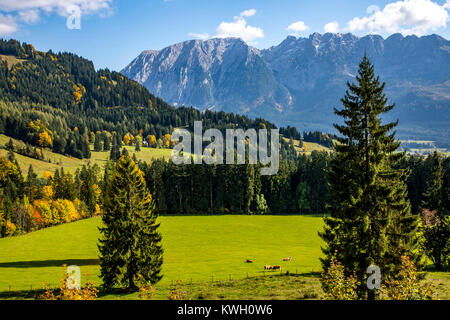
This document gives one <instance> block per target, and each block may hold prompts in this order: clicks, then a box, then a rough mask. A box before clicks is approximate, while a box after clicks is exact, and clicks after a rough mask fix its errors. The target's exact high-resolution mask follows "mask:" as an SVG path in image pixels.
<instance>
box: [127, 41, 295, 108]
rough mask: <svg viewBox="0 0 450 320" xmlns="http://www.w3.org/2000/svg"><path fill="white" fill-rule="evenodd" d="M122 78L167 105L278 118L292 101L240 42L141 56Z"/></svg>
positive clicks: (195, 44) (185, 45)
mask: <svg viewBox="0 0 450 320" xmlns="http://www.w3.org/2000/svg"><path fill="white" fill-rule="evenodd" d="M122 73H123V74H124V75H126V76H128V77H129V78H131V79H134V80H136V81H138V82H140V83H142V84H143V85H144V86H145V87H146V88H147V89H149V91H150V92H152V93H154V94H156V95H158V96H160V97H162V98H163V99H164V100H166V101H168V102H169V103H171V104H173V105H175V106H179V105H187V106H191V105H192V106H195V107H198V108H200V109H207V108H216V109H223V110H226V111H235V112H239V113H248V112H249V111H251V110H254V109H258V110H259V111H261V112H263V110H264V109H270V108H275V109H277V110H279V112H282V111H283V110H284V107H286V106H289V105H290V99H291V96H290V95H289V92H288V91H287V90H286V89H285V88H284V87H283V86H281V85H280V84H279V83H278V82H277V81H276V80H275V77H274V76H273V73H272V71H271V70H270V68H269V67H268V66H267V64H266V63H265V62H264V60H263V59H262V57H261V54H260V52H259V50H257V49H255V48H252V47H249V46H248V45H247V44H246V43H245V42H243V41H242V40H240V39H234V38H228V39H211V40H207V41H200V40H192V41H186V42H182V43H178V44H176V45H173V46H170V47H167V48H165V49H163V50H161V51H144V52H142V54H141V55H139V56H138V57H137V58H136V59H135V60H133V61H132V62H131V63H130V65H128V66H127V67H126V68H125V69H123V70H122Z"/></svg>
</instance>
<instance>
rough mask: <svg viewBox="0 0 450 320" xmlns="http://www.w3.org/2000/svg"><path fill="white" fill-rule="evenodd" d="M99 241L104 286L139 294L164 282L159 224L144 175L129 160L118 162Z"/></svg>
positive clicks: (128, 158) (124, 157)
mask: <svg viewBox="0 0 450 320" xmlns="http://www.w3.org/2000/svg"><path fill="white" fill-rule="evenodd" d="M104 211H105V214H104V216H103V224H104V227H101V228H100V231H101V234H102V237H101V239H100V240H99V241H100V244H99V250H100V265H101V277H102V279H103V286H104V287H105V288H106V289H110V288H112V287H113V286H115V285H118V284H119V285H123V286H126V287H127V288H128V289H129V290H135V289H136V288H137V284H139V283H151V284H154V283H157V282H158V281H159V280H160V279H161V278H162V275H161V274H160V272H161V266H162V263H163V249H162V247H161V234H160V233H159V232H158V228H159V223H157V221H156V220H157V215H156V213H155V207H154V204H153V201H152V197H151V195H150V193H149V192H148V191H147V188H146V183H145V180H144V174H143V173H142V171H141V170H140V169H139V168H138V166H137V165H136V164H135V163H134V161H133V160H132V159H131V158H130V157H129V156H122V157H120V158H119V160H118V161H117V162H116V165H115V167H114V170H113V173H112V176H111V179H110V182H109V183H108V186H107V191H106V195H105V206H104Z"/></svg>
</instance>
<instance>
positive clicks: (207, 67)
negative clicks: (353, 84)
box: [121, 33, 450, 142]
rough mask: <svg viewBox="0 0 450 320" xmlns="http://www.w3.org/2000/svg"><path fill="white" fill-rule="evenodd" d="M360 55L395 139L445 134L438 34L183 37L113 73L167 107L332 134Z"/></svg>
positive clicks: (448, 80)
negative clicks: (267, 44) (376, 83)
mask: <svg viewBox="0 0 450 320" xmlns="http://www.w3.org/2000/svg"><path fill="white" fill-rule="evenodd" d="M364 54H367V56H368V57H369V58H370V59H371V61H372V63H373V64H374V66H375V72H376V73H377V74H378V75H379V76H380V80H381V81H384V82H386V89H385V92H386V94H387V97H388V98H389V100H390V102H395V103H396V108H394V110H393V111H392V112H391V113H390V114H388V115H386V117H385V118H386V120H396V119H399V120H400V123H399V127H398V133H399V136H400V137H401V138H403V139H406V138H408V139H424V138H427V139H435V140H444V141H447V142H448V140H449V139H450V133H449V132H448V127H449V125H450V112H449V111H450V41H448V40H446V39H444V38H442V37H440V36H438V35H429V36H422V37H417V36H406V37H404V36H402V35H401V34H393V35H391V36H390V37H388V38H386V39H384V38H383V37H381V36H379V35H367V36H364V37H357V36H355V35H353V34H350V33H347V34H341V33H338V34H332V33H326V34H319V33H313V34H311V35H310V36H309V37H307V38H304V37H300V38H297V37H294V36H288V37H287V38H286V39H285V40H284V41H283V42H281V43H280V44H279V45H277V46H273V47H271V48H268V49H264V50H258V49H256V48H254V47H252V46H249V45H248V44H246V43H245V42H244V41H242V40H241V39H237V38H223V39H222V38H214V39H210V40H205V41H201V40H189V41H185V42H181V43H178V44H175V45H172V46H169V47H167V48H164V49H162V50H159V51H156V50H147V51H144V52H142V53H141V54H140V55H139V56H138V57H136V58H135V59H134V60H133V61H132V62H131V63H130V64H129V65H128V66H126V67H125V68H124V69H123V70H122V71H121V73H122V74H123V75H125V76H127V77H129V78H131V79H133V80H136V81H138V82H139V83H141V84H143V85H144V86H145V87H146V88H147V89H149V91H150V92H152V93H153V94H155V95H157V96H160V97H161V98H163V99H164V100H166V101H168V102H169V103H170V104H173V105H174V106H181V105H186V106H194V107H196V108H199V109H200V110H205V109H214V110H224V111H227V112H235V113H240V114H246V115H248V116H251V117H264V118H265V119H268V120H270V121H273V122H275V123H277V124H278V125H283V126H286V125H290V126H295V127H297V128H299V129H300V130H321V131H327V132H333V126H332V125H333V123H334V122H338V121H339V119H337V118H336V116H335V115H334V113H333V108H335V107H336V108H340V107H341V104H340V99H341V98H342V97H343V96H344V94H345V90H346V82H347V81H355V76H356V73H357V70H358V64H359V62H360V60H361V58H362V57H363V55H364Z"/></svg>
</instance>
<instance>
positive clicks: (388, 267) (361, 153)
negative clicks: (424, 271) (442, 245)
mask: <svg viewBox="0 0 450 320" xmlns="http://www.w3.org/2000/svg"><path fill="white" fill-rule="evenodd" d="M356 81H357V84H355V83H351V84H350V83H347V86H348V90H347V91H346V94H345V97H344V98H343V99H342V100H341V101H342V104H343V109H342V110H337V109H335V113H336V114H337V115H338V116H340V117H342V118H343V120H344V124H342V125H339V124H335V125H334V126H335V128H336V129H337V130H338V131H339V132H340V133H341V135H342V136H343V137H339V138H338V141H339V142H340V143H339V144H336V145H335V151H336V152H335V155H334V158H333V159H332V161H331V172H330V175H329V184H330V196H331V204H330V205H329V208H328V209H329V213H330V217H329V218H326V219H325V227H324V231H323V232H320V233H319V234H320V236H321V237H322V238H323V239H324V240H325V242H326V246H325V247H324V248H322V250H323V252H324V254H325V257H324V258H323V259H321V262H322V265H323V268H324V270H327V268H328V267H329V265H330V260H331V258H332V256H333V255H334V254H335V252H337V260H338V261H339V262H341V263H342V264H343V266H344V268H345V271H346V273H347V275H349V274H350V273H351V272H353V271H354V272H355V273H356V275H357V277H358V279H359V280H360V286H359V287H358V295H359V297H360V298H368V299H375V298H376V292H375V291H374V290H368V289H367V287H366V281H365V279H366V277H367V275H366V270H367V268H368V267H369V266H370V265H377V266H379V267H380V268H381V270H382V275H383V277H390V276H393V275H394V274H395V273H394V272H395V271H394V270H398V268H399V267H400V265H401V261H400V257H401V255H403V254H409V255H410V256H414V251H415V249H416V248H417V239H416V237H415V236H414V235H415V231H416V228H417V221H418V219H417V217H414V216H411V212H410V205H409V202H408V201H406V199H405V197H406V186H405V183H404V180H405V178H406V173H405V171H402V170H393V169H391V165H392V164H393V163H394V162H396V161H398V160H399V159H400V158H401V157H402V156H403V154H399V153H393V152H394V151H395V150H396V149H397V148H398V147H399V145H400V142H399V141H397V140H396V139H395V132H392V133H391V130H392V129H394V128H395V126H396V125H397V123H398V122H393V123H387V124H382V122H381V118H380V116H381V115H382V114H383V113H386V112H388V111H390V110H392V108H393V107H394V105H389V104H387V99H386V96H385V95H384V93H383V90H384V87H385V83H383V84H380V81H379V77H376V76H375V73H374V67H373V65H372V64H371V62H370V61H369V59H368V58H367V56H364V58H363V59H362V61H361V63H360V65H359V71H358V75H357V76H356ZM394 221H395V224H394ZM395 245H396V246H397V247H396V248H393V247H394V246H395ZM394 250H395V251H394Z"/></svg>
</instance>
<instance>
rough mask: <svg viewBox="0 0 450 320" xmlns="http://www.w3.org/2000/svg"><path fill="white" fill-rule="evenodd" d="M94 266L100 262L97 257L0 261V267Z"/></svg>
mask: <svg viewBox="0 0 450 320" xmlns="http://www.w3.org/2000/svg"><path fill="white" fill-rule="evenodd" d="M64 264H65V265H68V266H70V265H76V266H80V267H81V266H94V265H98V264H100V261H99V260H98V259H66V260H34V261H14V262H0V268H43V267H61V266H62V265H64Z"/></svg>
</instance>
